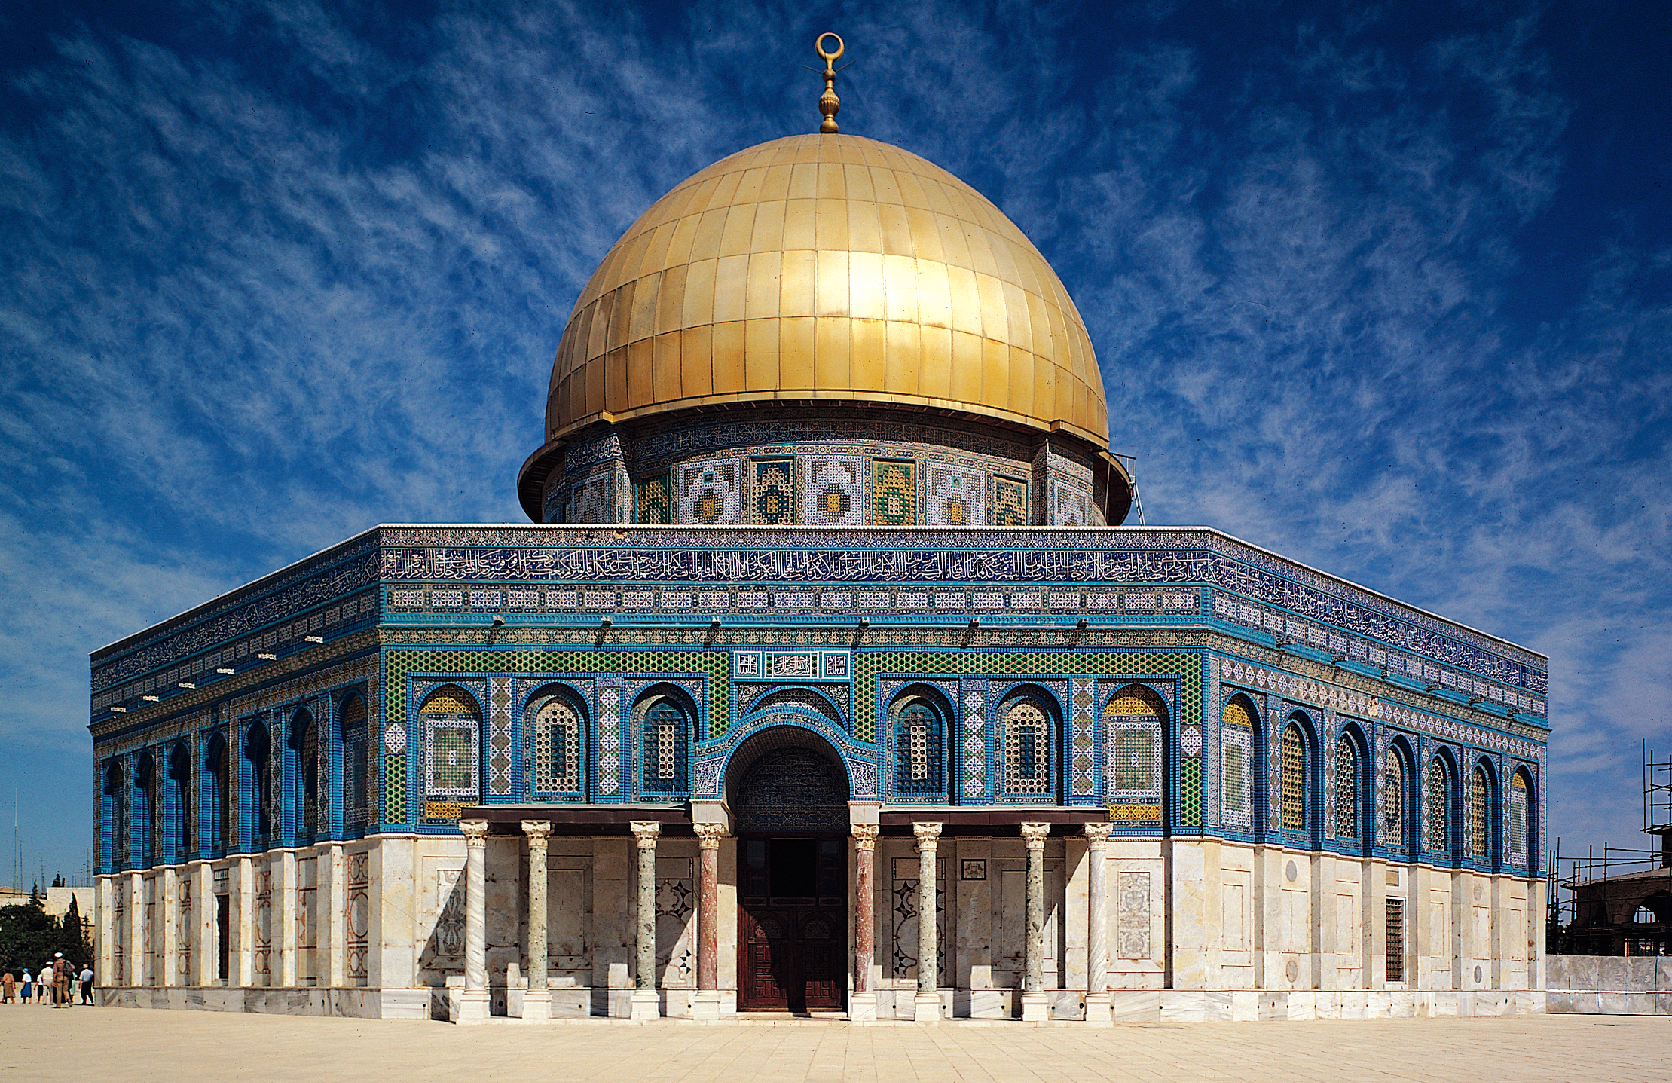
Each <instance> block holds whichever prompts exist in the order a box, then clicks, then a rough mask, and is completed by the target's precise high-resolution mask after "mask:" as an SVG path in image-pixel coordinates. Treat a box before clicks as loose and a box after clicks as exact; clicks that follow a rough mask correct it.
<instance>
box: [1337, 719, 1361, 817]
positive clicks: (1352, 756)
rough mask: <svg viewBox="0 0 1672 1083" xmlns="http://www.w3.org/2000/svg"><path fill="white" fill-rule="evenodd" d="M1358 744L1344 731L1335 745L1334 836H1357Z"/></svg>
mask: <svg viewBox="0 0 1672 1083" xmlns="http://www.w3.org/2000/svg"><path fill="white" fill-rule="evenodd" d="M1358 809H1359V805H1358V746H1357V745H1355V744H1353V739H1352V738H1351V737H1349V736H1347V735H1346V734H1345V733H1343V734H1342V735H1341V739H1340V740H1339V741H1337V742H1336V745H1335V837H1336V838H1338V839H1356V838H1358V837H1359V822H1358V821H1359V816H1358Z"/></svg>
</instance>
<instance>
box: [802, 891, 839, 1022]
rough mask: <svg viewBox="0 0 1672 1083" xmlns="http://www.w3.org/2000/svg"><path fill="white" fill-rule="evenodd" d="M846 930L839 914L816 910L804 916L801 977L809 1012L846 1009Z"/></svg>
mask: <svg viewBox="0 0 1672 1083" xmlns="http://www.w3.org/2000/svg"><path fill="white" fill-rule="evenodd" d="M845 932H846V929H845V926H844V923H843V921H842V920H841V917H840V916H839V915H835V914H831V913H826V912H815V913H811V914H808V915H806V916H805V917H804V918H803V919H802V922H801V944H800V948H801V952H800V956H801V960H800V961H801V966H800V968H799V969H800V971H801V974H800V975H799V978H800V985H801V988H802V990H803V995H804V999H805V1002H806V1010H807V1011H813V1012H818V1011H833V1012H839V1011H841V1010H842V994H843V993H844V991H845V986H846V985H847V968H846V967H845V966H843V962H844V955H845V952H844V950H843V949H844V948H845V946H846V945H845V939H846V938H845V937H844V936H843V934H844V933H845Z"/></svg>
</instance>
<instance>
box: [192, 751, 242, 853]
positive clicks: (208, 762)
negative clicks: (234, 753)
mask: <svg viewBox="0 0 1672 1083" xmlns="http://www.w3.org/2000/svg"><path fill="white" fill-rule="evenodd" d="M202 792H203V799H202V800H201V801H200V802H199V807H200V808H201V809H202V810H203V811H202V833H203V835H204V836H205V838H204V845H205V847H206V848H207V850H208V856H210V857H220V856H222V855H223V854H225V853H226V850H227V847H228V846H229V845H230V844H231V841H232V837H233V834H234V832H233V825H234V823H235V822H236V820H235V819H234V817H235V816H236V815H237V802H236V801H234V800H233V794H232V772H231V764H230V763H228V762H227V748H226V735H225V734H223V733H221V731H219V730H216V731H215V732H213V733H211V734H209V737H208V739H207V740H205V741H204V743H203V779H202Z"/></svg>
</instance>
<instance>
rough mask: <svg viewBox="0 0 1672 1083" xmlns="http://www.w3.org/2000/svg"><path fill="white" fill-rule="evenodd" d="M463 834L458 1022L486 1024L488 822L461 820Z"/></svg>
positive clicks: (488, 1003)
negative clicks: (461, 985) (461, 989)
mask: <svg viewBox="0 0 1672 1083" xmlns="http://www.w3.org/2000/svg"><path fill="white" fill-rule="evenodd" d="M459 830H460V831H461V832H463V833H464V850H465V861H464V993H463V994H462V995H461V996H460V997H459V1018H458V1019H457V1020H456V1022H459V1023H466V1024H474V1023H485V1022H487V1021H488V1016H489V1015H490V1014H491V1010H492V1005H491V1002H490V1000H489V998H488V961H487V947H488V907H487V898H486V895H487V886H488V885H487V880H488V878H487V869H486V868H485V863H486V858H487V847H488V822H487V821H486V820H460V821H459Z"/></svg>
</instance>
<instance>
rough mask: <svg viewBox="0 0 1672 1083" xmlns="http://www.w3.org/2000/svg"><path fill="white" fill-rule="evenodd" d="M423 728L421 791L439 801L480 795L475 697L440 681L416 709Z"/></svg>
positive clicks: (465, 799)
mask: <svg viewBox="0 0 1672 1083" xmlns="http://www.w3.org/2000/svg"><path fill="white" fill-rule="evenodd" d="M418 720H419V722H420V724H421V725H422V727H423V731H424V752H425V755H424V793H425V796H426V797H429V798H434V799H438V800H440V801H442V802H448V803H451V802H460V803H469V802H474V801H476V800H478V798H479V795H480V794H481V758H482V757H481V750H482V711H481V708H480V707H479V706H478V705H477V703H476V698H475V697H474V696H472V695H471V694H470V693H469V692H467V691H466V690H465V689H464V688H462V687H460V686H459V685H456V684H444V685H442V686H441V687H440V688H437V689H435V690H434V691H433V692H431V693H430V694H429V695H427V696H425V697H424V702H423V705H422V706H420V707H419V708H418Z"/></svg>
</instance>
